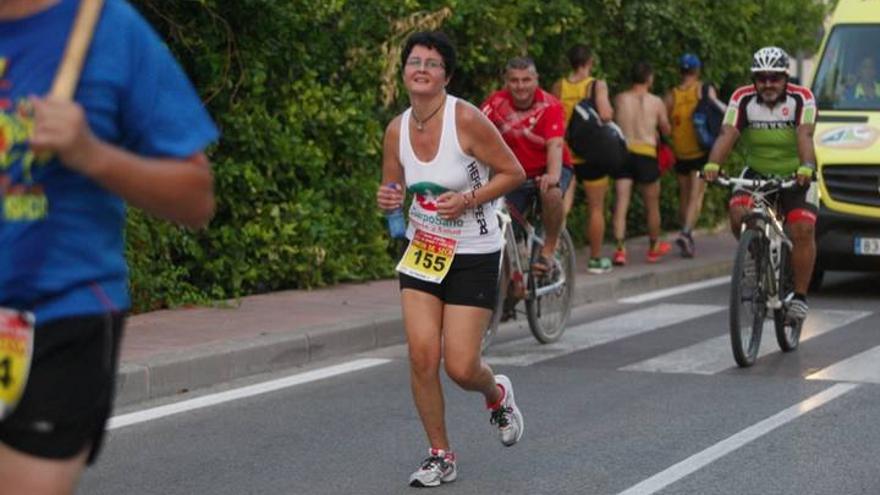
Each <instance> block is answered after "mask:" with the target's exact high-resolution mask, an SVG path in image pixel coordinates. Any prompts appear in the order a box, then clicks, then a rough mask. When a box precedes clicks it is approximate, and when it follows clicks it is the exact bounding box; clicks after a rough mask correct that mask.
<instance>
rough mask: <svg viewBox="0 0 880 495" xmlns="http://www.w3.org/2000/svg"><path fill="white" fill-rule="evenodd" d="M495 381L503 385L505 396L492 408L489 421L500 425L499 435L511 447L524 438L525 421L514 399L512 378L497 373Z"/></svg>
mask: <svg viewBox="0 0 880 495" xmlns="http://www.w3.org/2000/svg"><path fill="white" fill-rule="evenodd" d="M495 382H496V383H498V385H501V388H502V389H503V390H504V396H503V397H502V398H501V402H500V403H499V404H498V407H497V408H495V409H492V410H491V411H492V412H491V415H490V416H489V422H490V423H492V424H493V425H495V426H497V427H498V437H499V438H500V439H501V443H503V444H504V445H505V446H507V447H510V446H512V445H513V444H515V443H516V442H519V439H520V438H522V434H523V429H524V428H525V423H523V417H522V413H521V412H520V411H519V408H518V407H516V402H515V401H514V399H513V384H512V383H510V378H507V377H506V376H504V375H495Z"/></svg>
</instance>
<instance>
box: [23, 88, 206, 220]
mask: <svg viewBox="0 0 880 495" xmlns="http://www.w3.org/2000/svg"><path fill="white" fill-rule="evenodd" d="M31 101H32V103H33V105H34V131H33V134H32V135H31V141H30V142H31V148H32V149H33V150H34V152H35V153H37V154H41V153H55V154H57V155H58V158H59V159H60V160H61V162H62V163H63V164H64V165H65V166H67V167H69V168H71V169H73V170H76V171H77V172H79V173H82V174H83V175H85V176H87V177H89V178H91V179H92V180H94V181H95V182H97V183H98V184H100V185H101V186H103V187H105V188H106V189H108V190H110V191H112V192H113V193H115V194H118V195H119V196H120V197H122V198H123V199H125V200H126V201H127V202H128V203H129V204H131V205H132V206H135V207H137V208H140V209H142V210H144V211H146V212H148V213H151V214H153V215H156V216H158V217H161V218H165V219H167V220H171V221H173V222H176V223H179V224H181V225H185V226H187V227H191V228H199V227H203V226H205V225H207V223H208V222H209V221H210V219H211V217H212V216H213V214H214V178H213V174H212V173H211V167H210V163H209V162H208V159H207V157H206V156H205V155H204V153H202V152H201V151H199V152H197V153H195V154H194V155H193V156H191V157H189V158H187V159H179V158H147V157H143V156H140V155H137V154H134V153H132V152H129V151H127V150H125V149H123V148H120V147H117V146H114V145H112V144H110V143H107V142H104V141H102V140H101V139H99V138H98V137H97V136H95V135H94V134H93V133H92V131H91V129H89V126H88V123H87V122H86V116H85V112H84V111H83V108H82V107H81V106H80V105H79V104H77V103H75V102H70V101H65V100H60V99H55V98H46V99H43V98H37V97H34V98H32V99H31Z"/></svg>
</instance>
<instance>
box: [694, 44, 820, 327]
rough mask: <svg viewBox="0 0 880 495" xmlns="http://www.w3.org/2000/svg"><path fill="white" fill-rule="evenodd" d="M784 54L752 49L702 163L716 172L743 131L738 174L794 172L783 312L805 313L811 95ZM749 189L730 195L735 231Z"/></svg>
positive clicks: (788, 193)
mask: <svg viewBox="0 0 880 495" xmlns="http://www.w3.org/2000/svg"><path fill="white" fill-rule="evenodd" d="M788 78H789V74H788V55H787V54H786V53H785V52H784V51H783V50H782V49H780V48H777V47H773V46H771V47H766V48H762V49H760V50H758V51H757V52H755V55H754V58H753V60H752V81H753V83H752V84H750V85H748V86H743V87H741V88H739V89H737V90H736V91H734V92H733V95H732V96H731V97H730V103H729V104H728V106H727V114H726V115H725V116H724V126H723V127H722V130H721V134H720V135H719V136H718V140H717V141H716V142H715V145H714V146H713V147H712V151H711V152H710V153H709V163H707V164H706V166H705V167H704V168H703V172H704V174H705V177H706V180H707V181H710V182H711V181H714V180H715V179H716V178H717V177H718V171H719V169H720V165H719V164H721V163H724V160H726V159H727V156H728V155H729V154H730V152H731V150H732V149H733V147H734V145H735V144H736V142H737V141H738V140H739V138H740V137H742V143H743V146H744V147H745V151H746V168H745V169H744V170H743V172H742V176H743V177H760V176H781V177H786V178H787V177H790V176H791V175H793V174H796V176H797V182H798V184H799V185H800V186H802V187H801V188H800V189H789V190H785V191H782V192H781V193H780V194H782V210H783V211H781V212H780V214H782V215H785V223H786V226H787V227H788V229H789V230H790V236H791V240H792V243H793V244H794V246H793V247H792V251H791V257H792V259H791V262H792V268H793V270H794V294H788V295H787V297H786V300H785V303H786V305H788V316H789V317H790V318H796V319H799V320H803V319H805V318H806V317H807V310H808V306H807V289H808V288H809V285H810V277H812V275H813V262H814V260H815V258H816V241H815V225H816V215H817V214H818V212H819V192H818V190H817V188H816V184H814V183H811V179H812V177H813V173H814V172H815V170H816V151H815V149H814V148H813V130H814V127H815V122H816V101H815V100H814V99H813V93H812V92H810V90H809V89H807V88H805V87H803V86H798V85H795V84H793V83H791V82H789V80H788ZM750 199H751V197H750V195H749V193H748V192H747V191H739V192H736V191H734V194H733V197H732V198H731V199H730V211H729V215H730V229H731V231H732V232H733V235H735V236H737V237H739V233H740V225H741V223H742V219H743V217H744V216H745V215H746V213H748V210H749V208H750V207H751V204H750Z"/></svg>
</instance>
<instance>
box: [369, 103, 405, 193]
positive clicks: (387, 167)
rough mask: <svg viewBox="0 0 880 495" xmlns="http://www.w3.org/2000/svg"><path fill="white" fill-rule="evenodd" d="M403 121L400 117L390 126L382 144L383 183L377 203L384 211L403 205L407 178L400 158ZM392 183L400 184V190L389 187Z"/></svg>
mask: <svg viewBox="0 0 880 495" xmlns="http://www.w3.org/2000/svg"><path fill="white" fill-rule="evenodd" d="M401 120H402V119H401V117H400V115H398V116H397V117H396V118H394V119H393V120H392V121H391V123H389V124H388V127H386V128H385V138H384V140H383V142H382V183H381V184H379V189H378V191H376V203H377V204H378V205H379V208H380V209H382V210H392V209H394V208H397V207H399V206H401V205H402V204H403V198H404V194H403V187H404V179H405V178H404V175H403V167H402V166H401V164H400V156H398V152H399V150H400V148H399V145H400V122H401ZM392 182H393V183H395V184H398V185H399V188H397V189H394V188H391V187H388V184H390V183H392Z"/></svg>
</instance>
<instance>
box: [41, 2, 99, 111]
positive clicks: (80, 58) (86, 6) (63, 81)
mask: <svg viewBox="0 0 880 495" xmlns="http://www.w3.org/2000/svg"><path fill="white" fill-rule="evenodd" d="M103 5H104V0H81V1H80V4H79V11H77V14H76V19H75V20H74V21H73V28H72V29H71V31H70V37H69V38H68V39H67V48H65V50H64V57H63V58H62V59H61V64H60V66H59V67H58V72H57V73H56V74H55V80H54V81H53V82H52V90H51V91H50V92H49V96H51V97H54V98H61V99H64V100H71V99H73V93H74V91H75V90H76V85H77V83H78V82H79V76H80V73H81V72H82V67H83V62H84V61H85V57H86V52H88V51H89V45H90V44H91V42H92V34H94V32H95V25H96V24H97V22H98V17H100V14H101V8H102V7H103Z"/></svg>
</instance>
